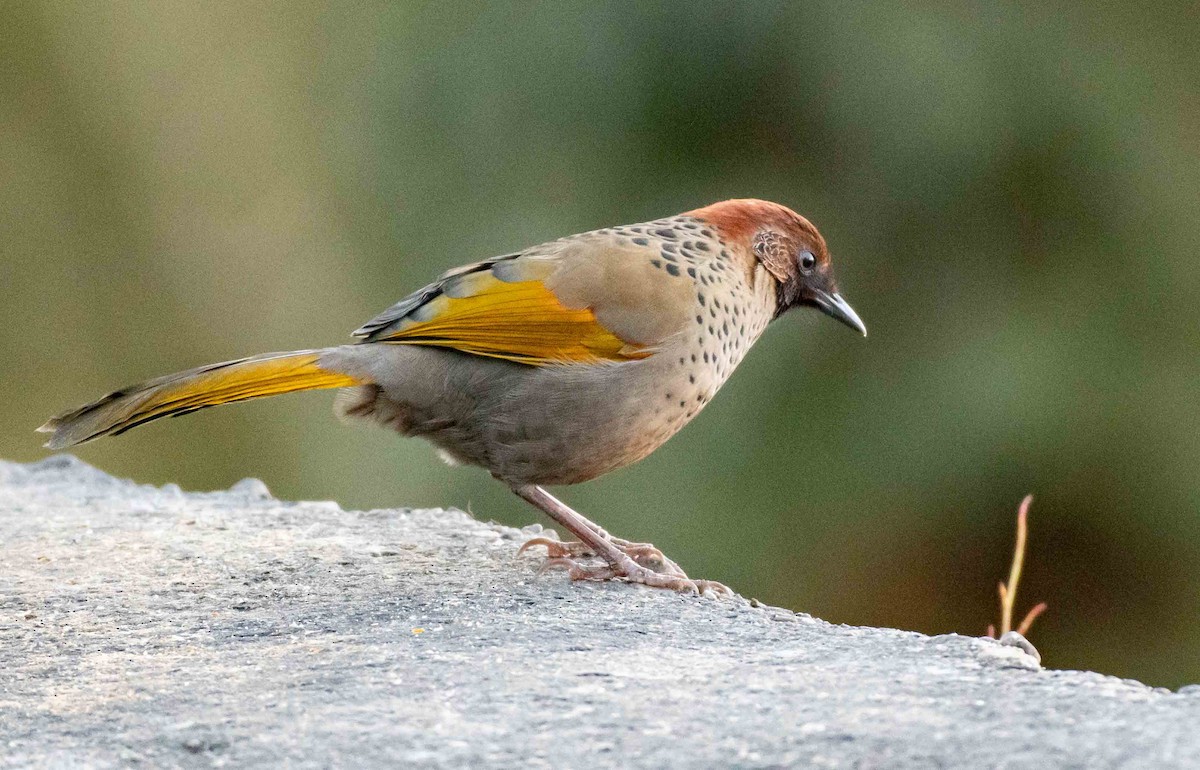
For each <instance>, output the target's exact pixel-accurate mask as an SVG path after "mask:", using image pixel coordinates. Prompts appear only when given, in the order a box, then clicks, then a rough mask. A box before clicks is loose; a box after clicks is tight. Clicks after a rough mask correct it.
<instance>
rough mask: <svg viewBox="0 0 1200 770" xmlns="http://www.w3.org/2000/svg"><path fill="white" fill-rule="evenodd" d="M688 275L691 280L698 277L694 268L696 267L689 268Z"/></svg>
mask: <svg viewBox="0 0 1200 770" xmlns="http://www.w3.org/2000/svg"><path fill="white" fill-rule="evenodd" d="M687 273H688V276H689V277H691V278H695V277H696V268H694V267H689V268H688V269H687Z"/></svg>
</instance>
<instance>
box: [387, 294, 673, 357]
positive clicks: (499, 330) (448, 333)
mask: <svg viewBox="0 0 1200 770" xmlns="http://www.w3.org/2000/svg"><path fill="white" fill-rule="evenodd" d="M376 341H379V342H390V343H398V344H404V345H435V346H439V347H447V348H454V349H456V350H461V351H463V352H465V353H473V354H475V355H480V356H490V357H493V358H503V359H506V360H509V361H517V362H519V363H523V364H533V365H537V366H544V365H547V364H558V363H592V362H597V361H629V360H634V359H638V358H645V357H647V356H649V355H651V353H653V351H652V350H648V349H645V348H642V347H640V346H638V345H633V344H630V343H627V342H626V341H624V340H622V339H621V338H619V337H617V336H616V335H615V334H613V333H612V332H611V331H609V330H608V329H606V328H604V327H603V326H602V325H600V323H599V322H598V321H597V320H596V315H595V313H593V312H592V311H591V310H590V309H588V308H581V309H573V308H568V307H567V306H565V305H563V303H562V302H560V301H559V299H558V297H556V296H555V295H554V292H552V291H550V289H548V288H546V287H545V286H544V285H543V284H542V282H541V281H539V280H531V281H514V282H506V281H502V280H500V279H498V278H496V277H495V276H494V275H492V274H491V273H490V272H489V271H481V272H478V273H474V274H472V275H470V276H462V277H461V278H459V279H458V280H455V281H453V282H451V284H450V285H447V286H446V287H445V291H444V292H443V293H442V294H440V296H437V297H435V298H432V299H430V300H429V301H427V302H425V303H423V304H421V305H420V306H419V307H417V308H415V309H414V310H413V311H412V312H410V313H409V314H408V315H407V317H405V318H404V320H402V321H401V322H400V323H399V325H398V326H397V327H396V329H395V330H394V331H391V332H388V333H386V334H385V335H383V336H380V337H378V338H376Z"/></svg>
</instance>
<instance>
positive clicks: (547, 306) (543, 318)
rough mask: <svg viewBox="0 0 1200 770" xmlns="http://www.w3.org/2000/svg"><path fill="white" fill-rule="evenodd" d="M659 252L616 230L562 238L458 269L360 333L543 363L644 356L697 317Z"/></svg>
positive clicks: (371, 338) (683, 285)
mask: <svg viewBox="0 0 1200 770" xmlns="http://www.w3.org/2000/svg"><path fill="white" fill-rule="evenodd" d="M656 255H657V250H654V249H650V248H647V247H646V246H644V245H642V246H639V245H637V244H635V243H633V242H632V240H631V239H629V238H625V237H621V236H619V235H616V234H613V233H612V232H611V231H609V232H605V231H598V232H596V233H586V234H584V235H581V236H574V237H572V238H568V239H563V240H561V241H554V242H552V243H548V244H545V245H543V246H539V247H535V248H533V249H530V250H528V251H525V252H521V253H519V254H510V255H507V256H503V257H497V258H495V259H489V260H486V261H484V262H478V263H476V264H473V265H467V266H465V267H461V268H458V269H456V270H452V271H450V272H448V273H446V274H445V275H443V276H442V277H441V278H440V279H438V280H437V281H435V282H434V283H431V284H429V285H428V286H426V287H425V288H423V289H421V290H420V291H417V292H415V293H413V294H411V295H409V296H408V297H406V298H405V299H403V300H401V301H400V302H398V303H396V304H395V305H393V306H392V307H391V308H389V309H388V310H386V311H385V312H383V313H382V314H380V315H379V316H378V317H376V318H375V319H373V320H371V321H369V322H367V323H366V324H364V325H363V326H362V327H361V328H359V329H358V330H356V331H355V332H354V334H355V335H356V336H359V337H364V338H365V340H366V341H367V342H387V343H394V344H407V345H434V346H438V347H446V348H453V349H455V350H460V351H463V352H465V353H472V354H475V355H481V356H491V357H494V358H503V359H507V360H510V361H517V362H520V363H524V364H531V365H537V366H544V365H550V364H564V363H596V362H600V361H617V362H620V361H630V360H635V359H639V358H645V357H647V356H649V355H652V354H653V353H654V352H655V349H656V346H657V345H659V344H660V343H661V342H662V341H663V340H665V339H666V338H667V337H669V336H670V335H671V334H674V333H676V332H678V331H680V330H682V329H683V328H684V327H685V326H686V319H687V318H688V317H690V311H689V307H688V304H687V303H688V301H689V300H690V299H691V297H692V288H691V287H690V285H688V282H687V281H682V280H679V279H678V278H670V277H668V276H667V274H665V273H664V272H663V271H661V270H658V269H656V268H655V267H653V266H652V265H651V260H652V259H653V257H654V256H656Z"/></svg>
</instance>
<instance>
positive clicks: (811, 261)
mask: <svg viewBox="0 0 1200 770" xmlns="http://www.w3.org/2000/svg"><path fill="white" fill-rule="evenodd" d="M816 266H817V258H816V257H814V256H813V253H812V252H811V251H802V252H800V272H802V273H804V274H805V275H808V274H809V273H811V272H812V271H813V268H814V267H816Z"/></svg>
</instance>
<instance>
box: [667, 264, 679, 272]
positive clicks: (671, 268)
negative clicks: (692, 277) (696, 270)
mask: <svg viewBox="0 0 1200 770" xmlns="http://www.w3.org/2000/svg"><path fill="white" fill-rule="evenodd" d="M667 272H668V273H670V274H671V275H679V265H676V264H675V263H674V262H672V263H670V264H668V265H667Z"/></svg>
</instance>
